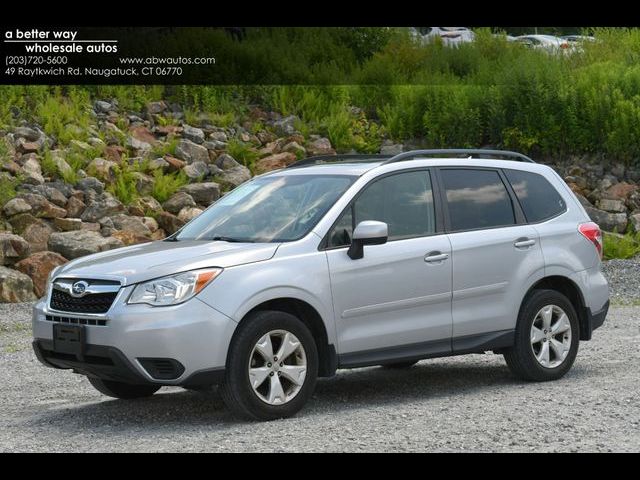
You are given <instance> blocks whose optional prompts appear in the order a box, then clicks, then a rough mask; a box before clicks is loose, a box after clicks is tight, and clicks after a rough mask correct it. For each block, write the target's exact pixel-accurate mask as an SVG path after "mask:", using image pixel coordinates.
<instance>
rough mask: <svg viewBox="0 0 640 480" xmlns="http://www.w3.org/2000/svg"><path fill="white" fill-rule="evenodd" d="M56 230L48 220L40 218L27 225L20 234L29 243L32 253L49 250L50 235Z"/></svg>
mask: <svg viewBox="0 0 640 480" xmlns="http://www.w3.org/2000/svg"><path fill="white" fill-rule="evenodd" d="M54 221H55V220H54ZM54 231H55V230H54V229H53V227H51V225H49V224H48V223H47V222H44V221H42V220H38V221H36V222H33V223H31V224H29V225H27V226H26V227H25V228H24V229H23V230H22V232H21V233H20V235H21V236H22V238H24V239H25V241H26V242H27V243H28V244H29V246H30V248H31V253H34V252H41V251H43V250H47V245H48V242H49V235H51V234H52V233H53V232H54Z"/></svg>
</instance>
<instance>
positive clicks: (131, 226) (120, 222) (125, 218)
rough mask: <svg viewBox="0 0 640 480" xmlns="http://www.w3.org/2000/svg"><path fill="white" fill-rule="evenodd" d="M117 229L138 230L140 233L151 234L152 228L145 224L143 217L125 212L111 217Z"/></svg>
mask: <svg viewBox="0 0 640 480" xmlns="http://www.w3.org/2000/svg"><path fill="white" fill-rule="evenodd" d="M110 218H111V221H112V222H113V226H114V228H115V229H116V230H124V231H128V232H136V233H137V234H140V235H151V230H149V228H148V227H147V226H146V225H145V223H144V221H143V220H142V217H131V216H129V215H125V214H123V213H119V214H117V215H113V216H111V217H110Z"/></svg>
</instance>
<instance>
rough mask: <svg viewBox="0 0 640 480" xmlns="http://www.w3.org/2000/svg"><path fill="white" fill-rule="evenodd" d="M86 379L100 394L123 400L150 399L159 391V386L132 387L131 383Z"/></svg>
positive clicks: (94, 378) (95, 378)
mask: <svg viewBox="0 0 640 480" xmlns="http://www.w3.org/2000/svg"><path fill="white" fill-rule="evenodd" d="M87 378H88V379H89V382H90V383H91V385H93V387H94V388H95V389H96V390H98V391H99V392H100V393H102V394H104V395H107V396H109V397H113V398H121V399H123V400H130V399H132V398H142V397H150V396H151V395H153V394H154V393H156V392H157V391H158V390H160V385H134V384H131V383H124V382H115V381H113V380H103V379H101V378H97V377H87Z"/></svg>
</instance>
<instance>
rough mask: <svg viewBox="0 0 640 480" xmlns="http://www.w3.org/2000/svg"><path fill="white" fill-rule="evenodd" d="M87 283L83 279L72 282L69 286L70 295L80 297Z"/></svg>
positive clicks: (85, 289)
mask: <svg viewBox="0 0 640 480" xmlns="http://www.w3.org/2000/svg"><path fill="white" fill-rule="evenodd" d="M88 286H89V284H88V283H87V282H85V281H84V280H80V281H79V282H76V283H74V284H73V285H72V286H71V295H72V296H74V297H81V296H83V295H84V294H85V292H86V291H87V287H88Z"/></svg>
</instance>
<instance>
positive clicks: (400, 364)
mask: <svg viewBox="0 0 640 480" xmlns="http://www.w3.org/2000/svg"><path fill="white" fill-rule="evenodd" d="M416 363H418V360H407V361H406V362H396V363H385V364H383V365H380V366H381V367H382V368H389V369H391V370H405V369H407V368H411V367H413V366H414V365H415V364H416Z"/></svg>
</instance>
